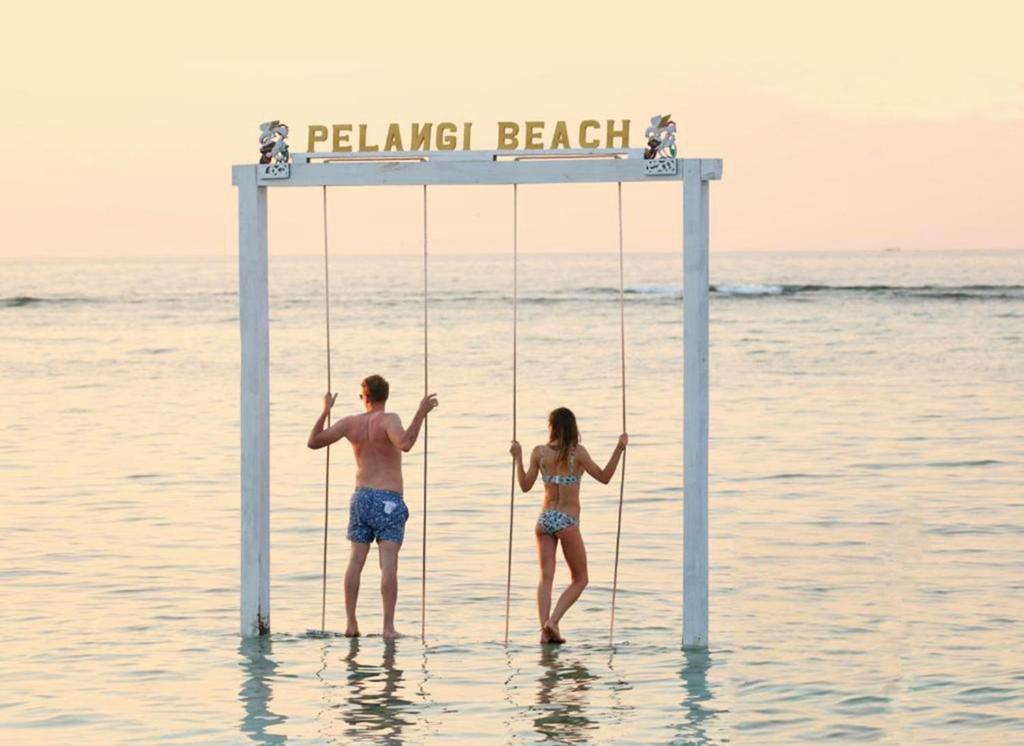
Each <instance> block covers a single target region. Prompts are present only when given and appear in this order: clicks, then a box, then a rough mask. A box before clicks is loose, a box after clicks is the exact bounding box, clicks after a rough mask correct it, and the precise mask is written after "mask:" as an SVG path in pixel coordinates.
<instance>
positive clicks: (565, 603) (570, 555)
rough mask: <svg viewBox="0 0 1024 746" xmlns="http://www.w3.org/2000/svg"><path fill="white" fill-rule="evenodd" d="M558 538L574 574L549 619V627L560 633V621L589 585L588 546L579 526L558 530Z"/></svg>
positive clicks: (571, 572)
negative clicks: (584, 541)
mask: <svg viewBox="0 0 1024 746" xmlns="http://www.w3.org/2000/svg"><path fill="white" fill-rule="evenodd" d="M558 540H559V541H560V542H562V554H563V555H564V556H565V561H566V563H568V565H569V573H570V574H571V575H572V582H571V583H569V585H568V587H567V588H566V589H565V590H564V591H562V595H561V596H559V597H558V603H557V604H555V610H554V611H553V612H551V616H550V617H549V618H548V620H547V625H546V626H547V627H548V628H549V629H550V630H551V631H552V632H554V633H555V635H556V636H557V635H558V623H559V622H560V621H561V619H562V616H563V615H564V614H565V612H567V611H568V610H569V607H570V606H572V605H573V604H574V603H576V599H578V598H579V597H580V594H581V593H583V589H584V588H586V587H587V582H588V581H589V578H588V577H587V548H586V547H585V546H583V535H582V534H580V529H579V526H572V527H570V528H567V529H565V530H564V531H559V532H558Z"/></svg>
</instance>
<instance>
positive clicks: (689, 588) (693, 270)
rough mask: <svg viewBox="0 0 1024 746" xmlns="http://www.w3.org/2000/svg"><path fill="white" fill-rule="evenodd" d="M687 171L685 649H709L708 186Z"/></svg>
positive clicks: (690, 167)
mask: <svg viewBox="0 0 1024 746" xmlns="http://www.w3.org/2000/svg"><path fill="white" fill-rule="evenodd" d="M683 163H684V167H683V406H684V410H683V468H684V475H685V476H684V484H683V490H684V491H683V647H685V648H706V647H707V646H708V284H709V279H708V182H707V181H704V179H703V178H702V174H701V162H700V160H699V159H694V160H690V159H687V160H685V161H684V162H683Z"/></svg>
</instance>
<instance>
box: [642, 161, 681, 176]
mask: <svg viewBox="0 0 1024 746" xmlns="http://www.w3.org/2000/svg"><path fill="white" fill-rule="evenodd" d="M677 163H678V161H677V160H676V159H675V158H653V159H650V160H645V161H644V173H645V174H646V175H647V176H675V175H676V164H677Z"/></svg>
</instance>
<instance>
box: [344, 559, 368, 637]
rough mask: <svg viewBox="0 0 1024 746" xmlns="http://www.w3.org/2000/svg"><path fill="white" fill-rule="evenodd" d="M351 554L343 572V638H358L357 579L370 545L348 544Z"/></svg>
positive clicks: (360, 573)
mask: <svg viewBox="0 0 1024 746" xmlns="http://www.w3.org/2000/svg"><path fill="white" fill-rule="evenodd" d="M349 543H350V544H351V545H352V553H351V554H350V555H349V558H348V569H347V570H346V571H345V619H346V622H345V637H358V636H359V622H357V621H356V602H357V601H358V600H359V577H360V575H362V572H363V565H365V564H366V555H367V554H369V553H370V545H369V544H362V543H360V542H358V541H352V542H349Z"/></svg>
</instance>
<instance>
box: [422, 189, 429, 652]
mask: <svg viewBox="0 0 1024 746" xmlns="http://www.w3.org/2000/svg"><path fill="white" fill-rule="evenodd" d="M427 287H428V286H427V185H426V184H424V185H423V396H427V394H429V392H430V386H429V384H430V380H429V378H428V375H427V374H428V372H429V370H430V369H429V365H428V362H429V358H428V356H427V353H428V348H427V340H428V335H427V332H428V331H429V326H428V323H427V322H428V316H427ZM429 426H430V418H429V417H428V418H426V419H424V420H423V551H422V562H421V566H420V640H422V641H423V642H426V639H427V454H428V453H429V450H428V448H427V434H428V431H429Z"/></svg>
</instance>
